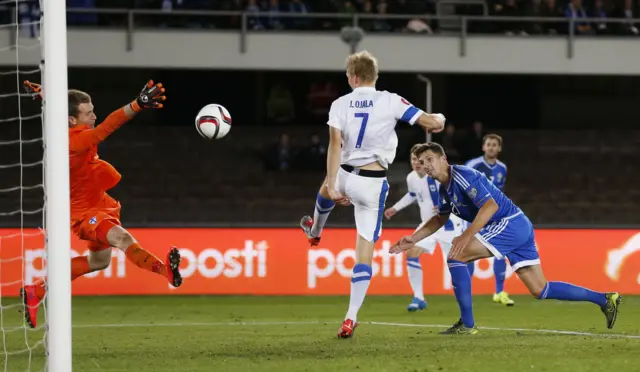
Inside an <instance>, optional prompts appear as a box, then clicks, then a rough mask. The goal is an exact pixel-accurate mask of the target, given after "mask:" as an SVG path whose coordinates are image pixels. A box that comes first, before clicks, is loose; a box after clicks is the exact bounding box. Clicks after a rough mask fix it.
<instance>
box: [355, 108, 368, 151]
mask: <svg viewBox="0 0 640 372" xmlns="http://www.w3.org/2000/svg"><path fill="white" fill-rule="evenodd" d="M355 117H356V118H362V124H361V125H360V132H358V139H357V140H356V148H357V149H359V148H360V147H362V139H363V138H364V131H365V129H367V121H369V114H368V113H366V112H356V113H355Z"/></svg>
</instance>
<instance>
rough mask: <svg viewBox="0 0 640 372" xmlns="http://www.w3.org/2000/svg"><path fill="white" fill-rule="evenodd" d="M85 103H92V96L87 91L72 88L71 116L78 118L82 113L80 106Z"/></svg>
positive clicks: (70, 96) (70, 95) (70, 93)
mask: <svg viewBox="0 0 640 372" xmlns="http://www.w3.org/2000/svg"><path fill="white" fill-rule="evenodd" d="M83 103H91V96H90V95H88V94H87V93H85V92H82V91H79V90H75V89H70V90H69V116H72V117H74V118H77V117H78V115H79V114H80V108H79V106H80V105H81V104H83Z"/></svg>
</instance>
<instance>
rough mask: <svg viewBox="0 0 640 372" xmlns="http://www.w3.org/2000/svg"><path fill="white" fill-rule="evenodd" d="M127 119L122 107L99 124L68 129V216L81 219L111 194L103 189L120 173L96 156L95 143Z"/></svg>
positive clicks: (107, 187) (103, 202) (115, 181)
mask: <svg viewBox="0 0 640 372" xmlns="http://www.w3.org/2000/svg"><path fill="white" fill-rule="evenodd" d="M128 120H129V118H128V117H127V115H126V114H125V112H124V109H122V108H121V109H119V110H116V111H114V112H112V113H111V114H110V115H109V116H108V117H107V118H106V119H105V120H104V122H102V124H100V125H99V126H97V127H95V128H93V129H91V128H89V127H87V126H84V125H80V126H75V127H73V128H70V129H69V167H70V180H69V181H70V188H71V220H80V219H82V218H83V216H84V215H85V214H86V213H87V212H88V211H90V210H92V209H97V208H100V207H101V206H103V204H105V202H106V201H107V200H111V197H110V196H108V195H107V193H106V191H107V190H109V189H111V188H112V187H114V186H115V185H117V184H118V182H120V178H121V176H120V173H118V171H117V170H116V169H115V168H114V167H113V166H112V165H111V164H109V163H107V162H106V161H104V160H100V158H99V157H98V144H100V143H101V142H102V141H104V140H105V139H106V138H107V137H108V136H109V135H110V134H111V133H113V132H114V131H115V130H116V129H118V128H120V127H121V126H122V125H123V124H124V123H126V122H127V121H128Z"/></svg>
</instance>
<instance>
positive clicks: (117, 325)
mask: <svg viewBox="0 0 640 372" xmlns="http://www.w3.org/2000/svg"><path fill="white" fill-rule="evenodd" d="M360 323H361V324H370V325H380V326H391V327H407V328H439V329H446V328H449V327H450V325H444V324H414V323H392V322H360ZM313 324H316V325H318V324H325V325H328V324H331V325H334V324H336V325H337V324H339V323H338V322H336V321H333V320H332V321H320V320H316V321H299V322H295V321H292V322H278V321H273V322H183V323H180V322H177V323H112V324H74V325H73V328H145V327H148V328H155V327H227V326H284V325H313ZM478 329H479V330H485V331H502V332H531V333H545V334H556V335H568V336H587V337H601V338H607V337H608V338H624V339H633V340H640V336H637V335H625V334H620V333H593V332H579V331H567V330H561V329H534V328H508V327H478Z"/></svg>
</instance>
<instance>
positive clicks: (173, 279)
mask: <svg viewBox="0 0 640 372" xmlns="http://www.w3.org/2000/svg"><path fill="white" fill-rule="evenodd" d="M180 260H181V258H180V251H179V250H178V248H176V247H171V249H169V252H168V253H167V260H166V261H165V265H166V266H167V278H168V279H169V283H170V284H171V285H172V286H174V287H180V285H181V284H182V275H181V274H180Z"/></svg>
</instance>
